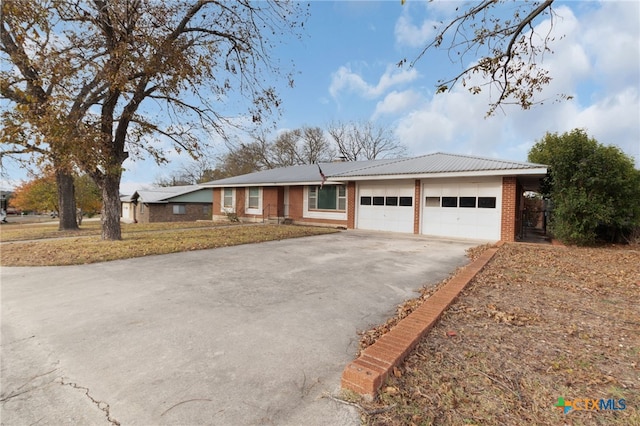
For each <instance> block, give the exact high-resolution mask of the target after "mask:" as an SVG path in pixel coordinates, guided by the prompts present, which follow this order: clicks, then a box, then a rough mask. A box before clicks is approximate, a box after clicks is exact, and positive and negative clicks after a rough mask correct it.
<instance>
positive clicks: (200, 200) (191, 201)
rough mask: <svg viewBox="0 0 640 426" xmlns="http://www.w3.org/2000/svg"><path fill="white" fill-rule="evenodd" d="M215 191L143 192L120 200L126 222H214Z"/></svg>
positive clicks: (189, 188)
mask: <svg viewBox="0 0 640 426" xmlns="http://www.w3.org/2000/svg"><path fill="white" fill-rule="evenodd" d="M212 202H213V199H212V194H211V189H209V188H203V187H201V186H200V185H186V186H168V187H160V188H151V189H141V190H138V191H136V192H134V193H133V195H130V196H125V197H121V198H120V203H121V217H122V220H123V221H126V222H140V223H151V222H185V221H196V220H211V213H212V211H211V206H212Z"/></svg>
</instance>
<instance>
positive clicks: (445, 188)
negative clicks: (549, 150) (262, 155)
mask: <svg viewBox="0 0 640 426" xmlns="http://www.w3.org/2000/svg"><path fill="white" fill-rule="evenodd" d="M320 170H322V173H323V174H324V176H325V178H326V181H325V182H324V184H322V181H323V178H322V176H321V174H320ZM546 173H547V166H545V165H540V164H532V163H524V162H516V161H508V160H497V159H490V158H481V157H471V156H465V155H452V154H443V153H436V154H429V155H423V156H420V157H414V158H402V159H384V160H370V161H356V162H335V163H320V164H319V165H316V164H313V165H301V166H291V167H283V168H279V169H272V170H265V171H261V172H256V173H250V174H246V175H241V176H236V177H232V178H227V179H221V180H216V181H212V182H207V183H204V184H202V185H201V186H203V187H209V188H213V219H214V220H216V219H220V220H222V219H225V218H226V215H227V213H230V212H233V213H235V214H236V215H237V216H238V218H239V219H240V220H242V221H263V220H265V219H270V218H279V219H283V220H284V219H286V220H287V221H288V222H292V223H299V224H314V225H330V226H339V227H344V228H348V229H370V230H380V231H393V232H406V233H414V234H425V235H435V236H442V237H453V238H471V239H480V240H505V241H514V240H515V239H516V236H517V235H518V234H519V232H520V228H521V225H522V223H521V210H522V206H523V201H522V199H523V193H524V192H526V191H537V190H538V187H539V183H540V179H541V178H543V177H544V176H545V174H546Z"/></svg>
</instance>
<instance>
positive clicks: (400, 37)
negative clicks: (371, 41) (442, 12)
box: [394, 13, 439, 48]
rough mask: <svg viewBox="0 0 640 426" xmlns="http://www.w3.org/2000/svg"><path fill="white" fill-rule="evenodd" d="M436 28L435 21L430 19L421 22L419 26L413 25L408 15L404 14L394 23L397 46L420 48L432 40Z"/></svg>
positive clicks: (437, 24)
mask: <svg viewBox="0 0 640 426" xmlns="http://www.w3.org/2000/svg"><path fill="white" fill-rule="evenodd" d="M438 26H439V23H438V22H437V21H432V20H430V19H427V20H425V21H423V22H422V25H420V26H417V25H414V24H413V22H412V20H411V17H410V16H409V14H408V13H405V14H403V15H402V16H400V18H398V20H397V21H396V26H395V30H394V33H395V37H396V42H397V43H398V44H399V45H404V46H408V47H412V48H422V47H424V46H425V44H427V43H429V42H430V41H431V39H433V37H434V36H435V34H436V29H437V27H438Z"/></svg>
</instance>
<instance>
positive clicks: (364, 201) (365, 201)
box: [360, 197, 371, 206]
mask: <svg viewBox="0 0 640 426" xmlns="http://www.w3.org/2000/svg"><path fill="white" fill-rule="evenodd" d="M360 205H361V206H370V205H371V197H360Z"/></svg>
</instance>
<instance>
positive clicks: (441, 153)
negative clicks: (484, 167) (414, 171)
mask: <svg viewBox="0 0 640 426" xmlns="http://www.w3.org/2000/svg"><path fill="white" fill-rule="evenodd" d="M435 154H440V155H448V156H451V157H464V158H475V159H477V160H485V161H497V162H500V163H512V164H521V165H525V164H526V165H531V164H535V165H539V166H544V164H539V163H530V162H528V161H516V160H505V159H502V158H493V157H484V156H480V155H470V154H452V153H448V152H435V153H433V154H428V155H435ZM414 158H419V157H414Z"/></svg>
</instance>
